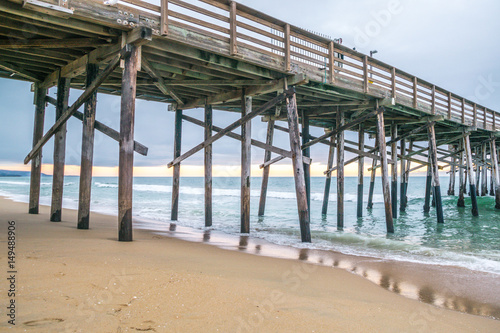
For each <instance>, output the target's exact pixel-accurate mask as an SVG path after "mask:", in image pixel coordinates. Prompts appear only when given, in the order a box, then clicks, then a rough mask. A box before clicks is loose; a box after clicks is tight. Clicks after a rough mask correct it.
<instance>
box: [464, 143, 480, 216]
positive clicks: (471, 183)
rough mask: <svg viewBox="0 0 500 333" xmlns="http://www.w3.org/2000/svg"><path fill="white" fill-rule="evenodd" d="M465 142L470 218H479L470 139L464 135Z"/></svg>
mask: <svg viewBox="0 0 500 333" xmlns="http://www.w3.org/2000/svg"><path fill="white" fill-rule="evenodd" d="M464 142H465V154H466V155H467V173H468V175H469V186H470V188H469V194H470V197H471V204H472V216H479V211H478V207H477V193H476V177H475V174H474V164H473V161H472V149H471V145H470V137H469V135H466V136H465V138H464Z"/></svg>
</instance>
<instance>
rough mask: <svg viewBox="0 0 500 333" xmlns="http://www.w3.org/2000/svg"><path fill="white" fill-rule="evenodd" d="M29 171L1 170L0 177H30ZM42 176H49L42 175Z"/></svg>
mask: <svg viewBox="0 0 500 333" xmlns="http://www.w3.org/2000/svg"><path fill="white" fill-rule="evenodd" d="M29 175H30V172H29V171H12V170H0V177H28V176H29ZM42 176H47V175H46V174H43V173H42Z"/></svg>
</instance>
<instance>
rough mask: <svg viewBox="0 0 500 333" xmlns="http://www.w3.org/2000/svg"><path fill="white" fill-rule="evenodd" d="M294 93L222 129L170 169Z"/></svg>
mask: <svg viewBox="0 0 500 333" xmlns="http://www.w3.org/2000/svg"><path fill="white" fill-rule="evenodd" d="M294 92H295V89H294V88H291V89H290V90H289V91H287V92H284V93H282V94H279V95H278V96H276V97H275V98H273V99H272V100H270V101H269V102H267V103H265V104H264V105H263V106H261V107H260V108H258V109H255V110H252V112H250V113H249V114H247V115H245V116H244V117H242V118H241V119H239V120H237V121H235V122H234V123H232V124H231V125H229V126H228V127H226V128H224V129H222V130H221V131H220V132H219V133H217V134H216V135H214V136H212V137H211V138H210V139H209V140H206V141H204V142H202V143H200V144H199V145H197V146H196V147H194V148H192V149H191V150H189V151H188V152H186V153H185V154H183V155H182V156H179V157H177V158H175V159H174V160H173V161H172V162H170V163H169V164H168V167H169V168H171V167H172V166H174V165H176V164H178V163H180V162H182V161H183V160H185V159H186V158H188V157H190V156H192V155H194V154H196V153H197V152H199V151H200V150H202V149H203V148H205V146H206V145H209V144H212V143H214V142H215V141H217V140H219V139H220V138H222V137H223V136H225V135H227V134H228V133H229V132H231V131H233V130H234V129H236V128H238V127H239V126H241V124H243V123H245V122H247V121H248V120H250V119H253V118H255V117H256V116H258V115H260V114H262V113H264V112H265V111H267V110H269V109H270V108H272V107H274V106H275V105H276V104H278V103H280V102H281V101H283V100H284V99H285V98H286V96H289V95H290V94H292V93H294Z"/></svg>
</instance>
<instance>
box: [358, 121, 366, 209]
mask: <svg viewBox="0 0 500 333" xmlns="http://www.w3.org/2000/svg"><path fill="white" fill-rule="evenodd" d="M358 149H359V150H360V151H362V152H364V151H365V127H364V125H363V124H361V125H359V133H358ZM364 177H365V158H364V157H363V156H360V159H359V161H358V209H357V217H358V218H359V217H363V194H364V193H363V190H364V188H363V185H364V184H363V183H364Z"/></svg>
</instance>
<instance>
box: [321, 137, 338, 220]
mask: <svg viewBox="0 0 500 333" xmlns="http://www.w3.org/2000/svg"><path fill="white" fill-rule="evenodd" d="M335 148H336V146H335V137H334V136H332V137H331V138H330V150H329V153H328V162H327V167H328V170H331V169H332V168H333V159H334V157H335ZM331 184H332V172H326V181H325V192H324V195H323V207H322V210H321V214H322V216H323V217H326V215H327V214H328V203H329V202H330V188H331Z"/></svg>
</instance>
